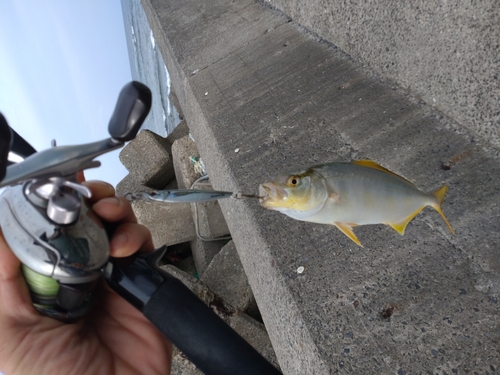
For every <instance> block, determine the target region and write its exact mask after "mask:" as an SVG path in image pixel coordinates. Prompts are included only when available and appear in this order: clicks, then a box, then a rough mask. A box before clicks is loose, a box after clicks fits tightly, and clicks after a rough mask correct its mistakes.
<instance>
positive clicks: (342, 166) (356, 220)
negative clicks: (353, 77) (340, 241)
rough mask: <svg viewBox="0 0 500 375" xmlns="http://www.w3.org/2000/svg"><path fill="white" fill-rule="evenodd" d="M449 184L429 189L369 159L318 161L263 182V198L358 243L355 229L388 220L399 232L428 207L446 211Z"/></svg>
mask: <svg viewBox="0 0 500 375" xmlns="http://www.w3.org/2000/svg"><path fill="white" fill-rule="evenodd" d="M446 191H447V187H445V186H444V187H443V188H441V189H439V190H438V191H436V192H435V193H425V192H423V191H421V190H419V189H418V188H417V187H415V186H414V185H413V184H412V183H410V182H409V181H407V180H406V179H404V178H403V177H400V176H398V175H397V174H395V173H393V172H391V171H389V170H387V169H385V168H384V167H381V166H380V165H378V164H376V163H375V162H372V161H370V160H362V161H356V162H352V163H329V164H321V165H316V166H313V167H310V168H307V169H305V170H302V171H297V172H293V173H285V174H283V175H281V176H279V177H278V178H276V179H275V180H273V181H269V182H266V183H264V184H262V185H261V186H260V187H259V195H260V196H261V199H260V203H261V205H262V206H264V207H266V208H269V209H271V210H277V211H280V212H282V213H284V214H285V215H288V216H290V217H292V218H294V219H296V220H302V221H309V222H314V223H321V224H331V225H335V226H336V227H337V228H339V229H340V230H341V231H342V232H343V233H344V234H346V235H347V236H348V237H349V238H351V239H352V240H353V241H354V242H356V243H357V244H358V245H361V243H360V242H359V240H358V239H357V237H356V236H355V235H354V232H353V231H352V228H353V227H355V226H358V225H367V224H380V223H382V224H386V225H390V226H391V227H393V228H394V229H395V230H397V231H398V232H399V233H400V234H404V230H405V227H406V225H407V224H408V222H409V221H410V220H411V219H413V217H415V216H416V215H417V214H418V213H419V212H420V211H421V210H422V209H423V208H424V207H426V206H431V207H433V208H434V209H436V210H437V211H438V212H439V213H440V214H441V215H442V217H443V219H444V220H445V222H446V224H447V225H448V226H449V228H450V231H452V232H453V229H452V228H451V226H450V225H449V223H448V221H447V220H446V218H445V216H444V214H443V213H442V211H441V201H442V200H443V198H444V195H445V194H446Z"/></svg>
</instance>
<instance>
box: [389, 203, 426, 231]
mask: <svg viewBox="0 0 500 375" xmlns="http://www.w3.org/2000/svg"><path fill="white" fill-rule="evenodd" d="M424 207H425V206H422V207H420V208H419V209H418V210H416V211H415V212H413V213H412V214H411V215H410V216H408V217H407V218H405V219H403V220H401V221H398V222H396V223H386V224H387V225H389V226H391V227H392V228H393V229H394V230H396V231H397V232H398V233H399V234H400V235H403V234H405V229H406V226H407V225H408V223H409V222H410V221H411V219H413V218H414V217H415V216H417V215H418V213H419V212H420V211H422V210H423V209H424Z"/></svg>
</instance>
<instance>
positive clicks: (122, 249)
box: [109, 223, 154, 258]
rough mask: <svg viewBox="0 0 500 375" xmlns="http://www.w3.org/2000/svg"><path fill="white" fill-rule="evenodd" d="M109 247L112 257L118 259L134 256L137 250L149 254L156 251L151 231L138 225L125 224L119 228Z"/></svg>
mask: <svg viewBox="0 0 500 375" xmlns="http://www.w3.org/2000/svg"><path fill="white" fill-rule="evenodd" d="M109 246H110V251H111V256H113V257H117V258H120V257H126V256H129V255H132V254H134V253H135V252H136V251H137V250H140V251H144V252H149V251H152V250H153V249H154V246H153V240H152V238H151V232H150V231H149V229H148V228H146V227H145V226H144V225H140V224H136V223H125V224H122V225H120V226H119V227H117V228H116V230H115V233H114V234H113V236H112V237H111V241H110V244H109Z"/></svg>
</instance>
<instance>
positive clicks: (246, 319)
mask: <svg viewBox="0 0 500 375" xmlns="http://www.w3.org/2000/svg"><path fill="white" fill-rule="evenodd" d="M229 325H230V326H231V328H232V329H234V330H235V331H236V332H238V333H239V334H240V336H241V337H243V338H244V339H245V340H246V341H247V342H248V343H250V344H251V345H252V346H253V347H254V348H255V349H257V351H258V352H259V353H260V354H262V355H263V356H264V358H266V359H267V360H268V361H269V362H270V363H272V364H273V365H274V366H275V367H279V364H278V360H277V359H276V354H275V353H274V350H273V346H272V344H271V340H269V335H268V334H267V331H266V327H265V326H264V324H262V323H260V322H258V321H256V320H255V319H253V318H251V317H250V316H248V315H247V314H244V313H242V312H240V311H238V312H236V313H235V314H234V315H233V316H232V317H231V319H230V320H229Z"/></svg>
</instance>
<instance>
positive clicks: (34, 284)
mask: <svg viewBox="0 0 500 375" xmlns="http://www.w3.org/2000/svg"><path fill="white" fill-rule="evenodd" d="M22 271H23V274H24V277H25V279H26V282H27V283H28V288H29V290H30V291H31V292H32V293H34V294H35V295H36V296H37V297H40V298H55V297H56V296H57V292H58V290H59V283H58V282H57V281H56V280H54V279H53V278H51V277H49V276H45V275H42V274H40V273H38V272H35V271H33V270H32V269H31V268H29V267H27V266H25V265H24V264H23V265H22Z"/></svg>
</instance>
